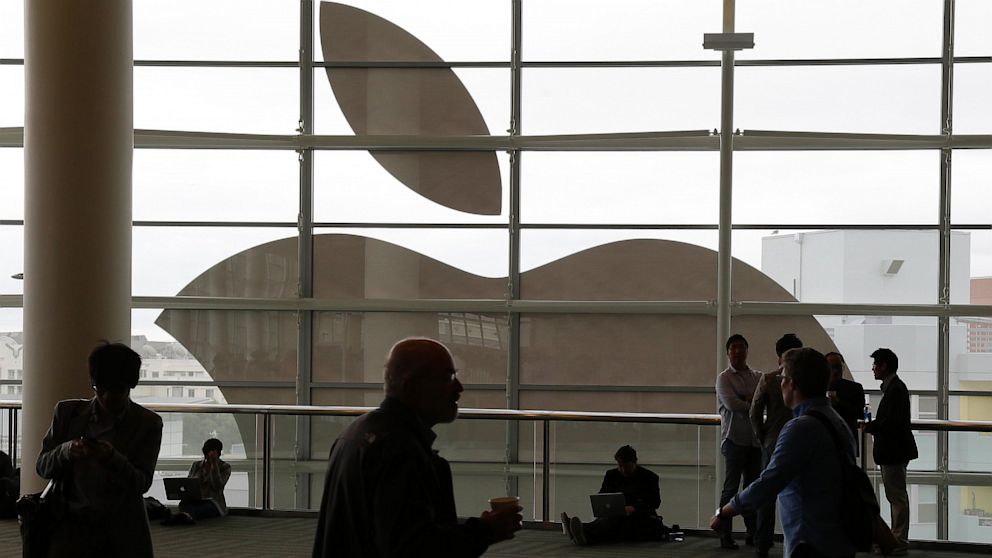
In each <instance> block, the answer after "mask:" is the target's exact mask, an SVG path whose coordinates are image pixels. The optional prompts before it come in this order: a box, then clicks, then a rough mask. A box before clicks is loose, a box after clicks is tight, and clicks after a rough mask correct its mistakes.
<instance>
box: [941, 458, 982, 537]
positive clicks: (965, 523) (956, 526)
mask: <svg viewBox="0 0 992 558" xmlns="http://www.w3.org/2000/svg"><path fill="white" fill-rule="evenodd" d="M986 471H988V469H986ZM986 481H988V478H987V477H986ZM947 538H948V539H950V540H952V541H958V542H968V543H985V544H990V543H992V486H989V485H988V484H986V485H984V486H965V485H962V486H950V487H948V490H947Z"/></svg>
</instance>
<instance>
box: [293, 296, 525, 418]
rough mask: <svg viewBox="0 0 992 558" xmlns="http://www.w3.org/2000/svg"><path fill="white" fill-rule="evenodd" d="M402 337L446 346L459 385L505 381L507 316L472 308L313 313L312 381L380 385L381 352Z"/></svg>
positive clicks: (385, 351) (465, 404) (383, 357)
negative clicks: (435, 342) (453, 362)
mask: <svg viewBox="0 0 992 558" xmlns="http://www.w3.org/2000/svg"><path fill="white" fill-rule="evenodd" d="M406 337H430V338H432V339H437V340H439V341H441V342H442V343H444V344H445V345H447V347H448V348H449V349H450V350H451V353H452V355H453V356H454V360H455V368H456V369H457V370H458V377H459V379H460V380H461V382H462V383H463V384H466V385H468V384H500V385H502V384H504V383H505V382H506V371H507V354H508V351H509V338H510V325H509V321H508V318H507V316H506V315H491V314H479V313H472V312H438V313H427V312H404V313H398V312H368V313H344V312H319V313H317V314H316V316H315V318H314V348H313V359H314V363H313V370H314V380H315V381H320V382H345V383H362V382H368V383H373V384H380V383H382V380H383V376H382V371H383V366H384V365H385V357H386V354H388V353H389V349H390V347H392V346H393V344H394V343H396V342H397V341H399V340H400V339H403V338H406ZM380 397H381V392H380ZM372 404H373V405H377V404H378V401H375V402H374V403H372ZM462 406H463V407H472V406H473V405H468V404H467V403H465V402H463V403H462ZM500 406H503V405H502V404H501V405H500Z"/></svg>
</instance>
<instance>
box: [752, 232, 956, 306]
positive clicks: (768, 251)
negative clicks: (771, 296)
mask: <svg viewBox="0 0 992 558" xmlns="http://www.w3.org/2000/svg"><path fill="white" fill-rule="evenodd" d="M733 238H734V241H733V252H734V257H735V258H738V259H741V260H743V261H745V262H747V263H749V264H751V265H752V266H754V267H756V268H758V269H760V270H761V271H762V273H764V274H765V275H767V276H768V277H770V278H771V279H773V280H774V281H775V282H776V283H778V284H779V285H780V286H781V287H782V288H783V289H785V290H786V291H788V293H789V294H791V295H792V296H795V297H796V298H797V299H798V300H799V301H800V302H820V303H844V304H934V303H936V302H937V272H938V265H937V263H938V261H939V258H938V252H939V246H938V240H939V237H938V235H937V231H909V230H816V231H791V230H790V231H781V232H780V231H767V230H748V231H734V236H733ZM759 258H760V259H759ZM957 271H960V270H957ZM957 271H956V272H955V273H954V274H952V281H964V280H966V276H961V275H958V274H957Z"/></svg>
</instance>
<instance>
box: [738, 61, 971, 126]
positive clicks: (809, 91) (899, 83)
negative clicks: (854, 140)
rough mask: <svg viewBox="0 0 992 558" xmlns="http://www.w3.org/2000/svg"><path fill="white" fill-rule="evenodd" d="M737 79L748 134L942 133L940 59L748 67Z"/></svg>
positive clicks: (741, 116)
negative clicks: (913, 62)
mask: <svg viewBox="0 0 992 558" xmlns="http://www.w3.org/2000/svg"><path fill="white" fill-rule="evenodd" d="M835 42H836V41H835ZM841 42H842V41H841ZM734 79H735V80H736V85H735V100H734V105H735V114H734V125H735V126H737V127H740V128H741V129H744V130H745V134H746V133H747V132H746V130H795V131H805V132H860V133H889V134H937V133H940V66H939V65H936V64H930V65H898V66H813V67H742V68H738V69H737V70H736V77H735V78H734ZM955 120H957V118H956V115H955Z"/></svg>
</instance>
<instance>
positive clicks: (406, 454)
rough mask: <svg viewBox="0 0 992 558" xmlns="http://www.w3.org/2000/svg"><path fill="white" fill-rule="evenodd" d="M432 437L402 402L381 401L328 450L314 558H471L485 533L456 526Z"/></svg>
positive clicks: (475, 525) (485, 540) (473, 522)
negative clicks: (423, 557) (332, 557)
mask: <svg viewBox="0 0 992 558" xmlns="http://www.w3.org/2000/svg"><path fill="white" fill-rule="evenodd" d="M434 438H435V434H434V433H433V432H432V431H431V430H430V429H429V428H427V427H426V426H425V425H424V424H423V423H422V422H421V421H420V419H419V418H418V417H417V416H416V415H415V414H414V413H413V411H412V410H411V409H410V408H409V407H408V406H407V405H406V404H405V403H403V402H401V401H398V400H396V399H392V398H389V397H387V398H386V400H385V401H383V402H382V404H381V405H380V406H379V408H378V409H376V410H374V411H372V412H370V413H368V414H366V415H364V416H362V417H361V418H359V419H358V420H356V421H355V422H354V423H352V424H351V426H349V427H348V428H347V429H346V430H345V431H344V433H343V434H341V436H340V437H339V438H338V439H337V441H335V442H334V446H333V447H331V455H330V464H329V467H328V470H327V479H326V481H325V483H324V496H323V499H322V500H321V503H320V520H319V521H318V522H317V535H316V538H315V540H314V548H313V556H314V557H315V558H323V557H331V556H334V557H350V558H376V557H382V558H387V557H398V556H410V557H416V556H429V557H431V558H475V557H477V556H480V555H481V554H482V553H483V552H485V551H486V549H487V548H488V547H489V544H490V542H491V541H492V533H491V531H490V530H489V527H487V526H486V525H485V524H484V523H482V522H481V521H479V520H478V519H475V518H472V519H469V520H467V521H466V522H465V523H464V524H462V525H459V524H458V523H457V516H456V514H455V495H454V489H453V486H452V480H451V468H450V467H449V466H448V462H447V461H445V460H444V459H443V458H441V457H440V456H439V455H438V454H437V452H435V451H434V450H432V449H431V444H432V443H433V442H434Z"/></svg>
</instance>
